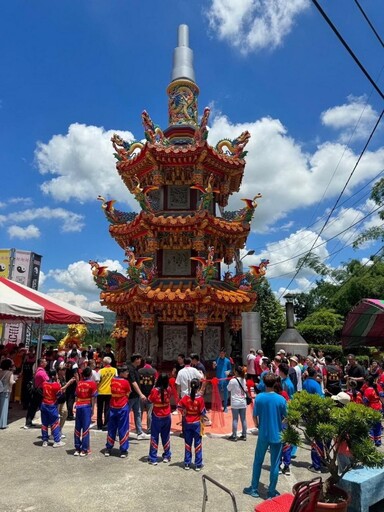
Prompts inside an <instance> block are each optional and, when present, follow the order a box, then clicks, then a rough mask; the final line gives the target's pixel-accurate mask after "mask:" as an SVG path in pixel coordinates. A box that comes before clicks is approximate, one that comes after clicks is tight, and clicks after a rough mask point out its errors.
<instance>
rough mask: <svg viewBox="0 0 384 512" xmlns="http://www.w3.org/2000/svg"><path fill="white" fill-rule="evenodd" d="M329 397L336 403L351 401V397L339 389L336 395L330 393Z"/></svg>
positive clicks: (344, 403) (341, 403) (343, 403)
mask: <svg viewBox="0 0 384 512" xmlns="http://www.w3.org/2000/svg"><path fill="white" fill-rule="evenodd" d="M331 398H332V400H334V401H335V402H336V403H337V405H347V404H349V402H350V401H351V397H350V396H349V395H348V393H345V391H340V393H337V395H332V396H331Z"/></svg>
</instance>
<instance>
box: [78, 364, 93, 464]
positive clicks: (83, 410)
mask: <svg viewBox="0 0 384 512" xmlns="http://www.w3.org/2000/svg"><path fill="white" fill-rule="evenodd" d="M91 377H92V370H91V368H90V367H89V366H87V367H86V368H84V370H83V373H82V380H80V381H79V382H78V384H77V387H76V397H77V398H76V404H75V406H76V421H75V453H74V455H75V456H79V455H80V457H85V456H87V455H88V453H89V452H90V449H89V437H90V435H89V429H90V426H91V420H92V415H93V412H94V408H95V400H96V396H97V384H96V382H95V381H93V380H91Z"/></svg>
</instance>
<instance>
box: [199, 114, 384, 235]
mask: <svg viewBox="0 0 384 512" xmlns="http://www.w3.org/2000/svg"><path fill="white" fill-rule="evenodd" d="M245 130H248V131H249V132H250V133H251V139H250V142H249V143H248V145H247V147H246V149H247V150H248V155H247V156H246V158H245V159H246V167H245V173H244V178H243V181H242V185H241V189H240V192H239V193H236V194H234V195H233V196H231V198H230V201H229V206H228V207H227V209H229V210H237V209H240V208H242V207H243V203H242V201H241V198H252V197H254V196H255V195H256V194H257V193H258V192H261V193H262V194H263V197H262V198H261V199H260V200H259V201H258V208H257V209H256V211H255V216H254V219H253V223H252V229H253V230H254V231H257V232H265V231H267V230H269V226H271V225H272V226H273V225H274V224H275V223H276V221H278V220H279V219H284V218H285V217H287V215H288V213H289V212H293V211H294V210H298V209H299V208H303V207H306V206H312V205H315V204H317V203H319V202H321V201H322V200H323V195H324V194H325V197H326V198H327V199H328V200H329V199H332V198H336V197H337V196H338V194H339V193H340V191H341V190H342V188H343V186H344V184H345V182H346V180H347V178H348V177H349V176H350V173H351V171H352V169H353V167H354V165H355V163H356V160H357V155H356V154H355V153H354V152H353V151H352V150H351V149H350V148H347V147H346V146H344V145H341V144H339V143H332V142H325V143H323V144H321V145H319V146H318V147H317V148H316V150H315V151H314V152H313V153H312V154H310V153H308V152H305V151H304V150H303V148H302V147H301V146H300V145H299V144H298V143H297V142H296V141H295V140H294V139H293V138H292V137H289V135H288V133H287V129H286V128H285V127H284V126H283V124H282V123H281V122H280V121H279V120H278V119H272V118H269V117H265V118H262V119H260V120H258V121H254V122H249V123H241V124H234V123H231V122H230V120H229V119H228V118H227V117H225V116H218V117H216V118H214V119H213V122H212V126H211V129H210V131H209V141H210V143H211V144H213V145H215V144H216V143H217V141H219V140H220V139H223V138H229V139H233V138H234V137H235V136H237V135H239V134H240V133H241V132H243V131H245ZM383 167H384V147H381V148H379V149H377V150H376V151H367V152H366V154H365V155H364V158H363V159H362V160H361V162H360V164H359V166H358V168H357V170H356V172H355V173H354V175H353V177H352V179H351V180H350V182H349V185H348V188H347V190H346V192H345V194H347V195H348V194H350V193H351V191H352V190H354V189H355V188H356V187H357V186H359V185H361V184H362V183H364V182H366V181H367V180H369V179H370V178H372V177H374V176H376V175H377V173H378V172H379V170H380V169H382V168H383ZM276 205H278V208H276ZM290 220H291V219H287V222H290ZM313 220H315V219H313Z"/></svg>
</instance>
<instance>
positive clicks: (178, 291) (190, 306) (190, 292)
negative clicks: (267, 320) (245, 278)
mask: <svg viewBox="0 0 384 512" xmlns="http://www.w3.org/2000/svg"><path fill="white" fill-rule="evenodd" d="M100 298H101V301H102V304H103V305H105V306H107V307H108V308H109V309H111V310H112V311H115V312H116V313H118V314H119V315H124V314H128V315H129V317H130V318H131V320H133V321H134V322H141V321H142V316H143V314H145V313H149V314H154V313H156V315H157V317H158V320H159V321H164V322H167V321H168V322H172V321H173V322H174V321H185V322H187V321H194V319H195V316H196V314H198V313H199V312H202V311H204V312H207V313H208V316H209V321H210V322H223V321H224V320H225V318H226V317H227V316H228V314H233V315H240V314H241V312H242V311H249V310H251V309H252V307H253V304H254V301H255V299H256V294H255V293H253V292H251V291H245V290H240V289H235V287H234V286H231V285H230V284H228V283H225V282H223V281H211V282H210V283H209V284H208V285H203V286H199V285H197V284H196V281H195V279H190V278H186V279H180V278H173V279H170V278H166V279H165V278H164V279H156V280H154V281H153V282H152V283H150V284H148V285H138V284H134V283H132V286H126V287H124V289H120V290H114V291H104V292H102V293H101V295H100Z"/></svg>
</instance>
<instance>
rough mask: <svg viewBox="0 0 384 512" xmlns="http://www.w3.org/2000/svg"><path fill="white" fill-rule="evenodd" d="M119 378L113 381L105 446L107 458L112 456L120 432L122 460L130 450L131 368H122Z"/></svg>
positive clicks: (113, 378) (114, 378)
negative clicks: (129, 375) (129, 399)
mask: <svg viewBox="0 0 384 512" xmlns="http://www.w3.org/2000/svg"><path fill="white" fill-rule="evenodd" d="M118 372H119V373H118V376H115V377H112V380H111V384H110V386H111V401H110V403H109V417H108V435H107V443H106V445H105V452H104V455H105V457H109V456H110V455H111V450H112V448H113V445H114V444H115V440H116V434H117V432H119V442H120V458H122V459H125V458H126V457H127V455H128V448H129V402H128V396H129V394H130V392H131V385H130V383H129V382H128V380H127V379H128V374H129V368H128V367H127V366H120V368H119V369H118Z"/></svg>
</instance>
